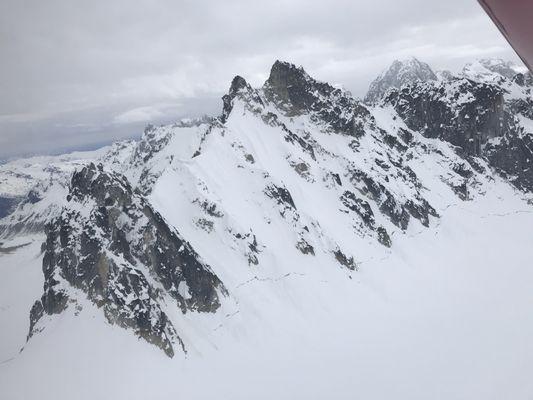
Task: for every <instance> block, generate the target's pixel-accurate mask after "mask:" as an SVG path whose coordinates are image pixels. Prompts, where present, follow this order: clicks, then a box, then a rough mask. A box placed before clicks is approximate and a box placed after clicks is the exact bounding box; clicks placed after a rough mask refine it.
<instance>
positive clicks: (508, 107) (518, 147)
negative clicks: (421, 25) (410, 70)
mask: <svg viewBox="0 0 533 400" xmlns="http://www.w3.org/2000/svg"><path fill="white" fill-rule="evenodd" d="M502 79H503V78H502ZM504 94H505V91H504V89H502V88H501V87H499V86H496V85H489V84H485V83H480V82H474V81H471V80H468V79H454V80H452V81H450V82H438V83H418V84H413V85H409V86H406V87H404V88H402V89H401V90H393V91H391V92H389V94H388V95H387V96H386V98H385V99H384V103H388V104H391V105H392V106H393V107H394V108H395V109H396V111H397V112H398V114H399V115H400V117H401V118H402V119H403V120H404V121H405V123H406V124H407V126H408V127H409V128H411V129H413V130H416V131H419V132H420V133H421V134H423V135H424V136H426V137H429V138H438V139H441V140H444V141H447V142H449V143H451V144H453V145H454V146H457V147H458V152H459V153H460V154H462V155H463V156H464V157H465V158H466V159H467V160H469V161H470V160H472V159H471V158H470V157H472V156H474V157H485V158H486V159H487V160H488V161H489V163H490V165H491V166H493V167H495V168H496V169H497V170H498V171H499V172H500V173H501V174H502V175H504V176H505V177H507V178H509V180H510V181H511V182H512V183H513V184H514V185H515V186H516V187H518V188H519V189H521V190H528V191H530V190H533V184H532V182H533V181H532V178H533V176H532V172H531V168H530V163H531V160H532V159H533V154H532V150H533V148H532V147H531V135H529V134H524V133H523V132H522V128H520V127H519V126H518V124H517V121H516V119H515V117H514V115H516V114H522V115H524V116H526V117H530V116H533V114H532V111H531V107H530V102H531V101H530V100H529V99H512V100H510V101H507V102H506V101H505V97H504ZM471 164H472V163H471ZM454 190H455V191H456V193H457V194H458V195H459V196H460V197H461V198H467V197H468V190H467V188H466V187H463V186H458V187H455V188H454Z"/></svg>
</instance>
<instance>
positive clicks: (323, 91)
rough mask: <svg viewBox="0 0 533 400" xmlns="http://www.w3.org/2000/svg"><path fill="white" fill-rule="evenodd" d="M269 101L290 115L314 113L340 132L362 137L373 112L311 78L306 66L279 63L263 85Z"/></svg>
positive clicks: (318, 120)
mask: <svg viewBox="0 0 533 400" xmlns="http://www.w3.org/2000/svg"><path fill="white" fill-rule="evenodd" d="M263 92H264V95H265V97H266V99H267V100H268V101H270V102H272V103H274V104H275V105H276V107H277V108H278V109H280V110H281V111H283V112H284V113H285V114H286V115H288V116H297V115H302V114H310V116H311V118H312V119H313V120H315V121H317V122H319V123H322V124H326V126H328V127H329V128H330V129H332V130H333V131H334V132H336V133H341V134H345V135H350V136H355V137H360V136H362V135H363V134H364V125H365V123H366V119H367V118H369V116H370V113H369V112H368V110H367V109H366V108H365V107H364V106H363V105H362V104H360V103H359V102H357V101H356V100H354V99H353V97H352V96H351V95H350V94H349V93H347V92H345V91H343V90H341V89H338V88H334V87H333V86H331V85H329V84H328V83H324V82H319V81H317V80H315V79H313V78H311V77H310V76H309V75H308V74H307V72H305V71H304V69H303V68H302V67H296V66H295V65H293V64H290V63H287V62H282V61H276V62H275V63H274V65H273V66H272V69H271V71H270V76H269V78H268V80H267V81H266V82H265V84H264V86H263Z"/></svg>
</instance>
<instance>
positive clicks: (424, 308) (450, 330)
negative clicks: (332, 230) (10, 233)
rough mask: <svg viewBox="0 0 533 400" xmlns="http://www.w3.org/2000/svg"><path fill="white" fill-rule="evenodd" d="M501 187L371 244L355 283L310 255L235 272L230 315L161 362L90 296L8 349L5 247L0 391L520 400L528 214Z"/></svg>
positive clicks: (23, 292) (34, 257) (29, 292)
mask: <svg viewBox="0 0 533 400" xmlns="http://www.w3.org/2000/svg"><path fill="white" fill-rule="evenodd" d="M498 189H499V190H495V192H494V193H490V194H487V196H486V197H484V198H483V199H481V200H480V201H478V202H475V203H461V204H456V205H452V206H450V207H449V208H448V209H447V210H442V211H441V213H442V217H441V223H440V224H439V226H435V227H432V228H430V229H423V230H420V231H416V230H414V229H413V230H412V231H410V232H408V233H407V234H406V235H405V236H403V237H397V238H395V239H396V242H395V245H394V246H393V249H392V250H391V251H390V253H388V254H387V253H386V252H383V253H382V254H375V255H374V257H372V255H371V254H369V255H368V259H365V260H364V262H363V263H362V264H361V266H360V270H359V271H358V272H357V273H354V274H353V275H352V279H347V276H346V273H345V272H344V271H343V270H340V269H331V270H328V271H324V270H323V269H321V268H320V265H318V264H319V263H316V264H309V265H305V266H295V268H294V271H292V272H293V274H291V275H288V276H283V275H276V274H275V273H272V274H271V275H267V274H265V276H258V277H257V279H253V277H252V278H250V279H251V280H250V279H243V280H242V282H240V283H237V282H238V281H237V280H235V283H234V284H233V285H232V286H230V287H229V290H230V291H231V292H232V293H234V295H235V297H236V298H237V300H238V302H239V305H240V308H239V312H238V313H237V314H235V315H231V314H227V315H224V318H223V320H222V321H220V325H217V326H215V325H216V323H211V324H210V326H209V323H210V322H211V321H206V325H205V326H203V327H202V328H203V329H205V331H206V332H208V335H207V337H208V340H207V341H206V342H204V343H200V344H198V347H197V348H195V349H194V350H191V351H189V353H188V354H187V356H177V357H174V358H173V359H168V358H167V357H166V356H165V355H164V354H163V353H162V352H161V351H159V350H158V349H157V348H155V347H153V346H150V345H149V344H147V343H145V342H143V341H139V340H138V339H136V338H135V337H134V336H133V335H131V334H130V333H129V332H128V331H125V330H122V329H120V328H118V327H116V326H112V325H109V324H108V323H107V322H106V320H105V319H104V318H103V316H102V315H101V313H100V312H98V310H96V309H95V308H94V306H92V305H91V304H90V303H87V304H84V305H83V308H84V309H83V311H82V312H81V313H80V314H79V315H78V316H75V315H74V314H73V313H72V312H71V313H68V314H65V315H61V316H59V317H57V318H55V319H54V321H53V324H52V325H51V326H50V327H48V328H47V329H46V330H45V331H44V332H42V334H41V335H37V336H36V337H35V338H33V339H32V340H31V341H30V342H28V344H27V345H26V346H25V348H24V351H22V352H21V353H18V351H19V349H20V348H21V347H22V346H24V344H25V343H24V342H25V335H26V333H27V329H28V325H29V321H28V318H27V312H28V310H29V307H30V306H31V303H32V301H33V300H34V299H35V298H36V297H38V296H39V293H40V287H39V286H40V284H41V283H42V282H41V280H42V278H41V276H42V273H41V271H40V263H39V246H38V245H35V244H33V245H31V246H30V248H29V249H24V250H23V249H20V250H18V251H16V252H14V253H12V254H2V255H1V256H0V262H1V264H0V265H1V267H2V276H3V279H2V283H1V284H2V290H0V296H1V297H0V299H1V304H2V312H1V313H0V318H1V320H0V321H1V326H2V332H3V333H2V341H1V343H2V347H1V350H2V351H1V355H2V364H1V366H0V388H2V389H1V390H2V398H6V399H13V400H15V399H28V398H39V399H58V398H65V399H67V398H70V399H94V398H105V399H146V398H150V399H170V398H186V399H207V398H214V397H215V398H221V399H250V398H254V399H272V398H275V399H294V398H309V399H324V398H335V399H353V398H369V399H384V398H391V397H394V398H410V399H427V398H432V399H473V398H474V399H481V398H482V399H501V398H513V399H527V398H529V397H530V396H531V394H532V393H533V383H532V381H531V379H530V376H531V373H530V372H531V371H532V370H533V341H532V339H531V338H532V337H533V313H531V304H533V291H532V290H531V288H532V287H533V269H532V266H531V260H532V259H533V213H532V211H531V210H530V206H528V205H527V204H524V203H523V202H521V201H520V200H519V199H518V198H517V197H516V196H515V195H514V194H513V193H512V192H510V191H509V190H508V189H507V188H506V187H505V186H503V185H502V186H500V187H498ZM190 318H191V319H195V318H199V317H198V316H190ZM217 323H218V321H217ZM182 328H184V327H182ZM187 334H189V335H194V334H195V332H194V330H191V331H190V332H187Z"/></svg>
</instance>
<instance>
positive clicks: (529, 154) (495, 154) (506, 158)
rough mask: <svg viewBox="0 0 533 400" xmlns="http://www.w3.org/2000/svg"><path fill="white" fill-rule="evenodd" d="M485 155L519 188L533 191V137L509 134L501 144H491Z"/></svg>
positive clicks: (503, 138) (487, 147)
mask: <svg viewBox="0 0 533 400" xmlns="http://www.w3.org/2000/svg"><path fill="white" fill-rule="evenodd" d="M485 155H486V157H487V159H488V160H489V162H490V164H491V165H492V166H493V167H495V168H496V169H497V170H498V171H499V172H500V173H501V174H502V175H503V176H505V177H506V178H507V179H508V180H509V181H510V182H511V183H512V184H514V185H515V186H516V187H517V188H519V189H520V190H523V191H533V168H532V167H533V135H531V134H529V135H523V136H515V135H512V134H507V135H505V136H504V137H502V138H501V140H500V141H499V143H489V144H488V145H487V146H486V148H485Z"/></svg>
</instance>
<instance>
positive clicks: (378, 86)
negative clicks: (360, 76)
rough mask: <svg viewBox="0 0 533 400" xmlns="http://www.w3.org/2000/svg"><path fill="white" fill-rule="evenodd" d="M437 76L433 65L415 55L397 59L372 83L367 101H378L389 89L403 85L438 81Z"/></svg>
mask: <svg viewBox="0 0 533 400" xmlns="http://www.w3.org/2000/svg"><path fill="white" fill-rule="evenodd" d="M436 80H437V76H436V75H435V73H434V72H433V70H432V69H431V67H430V66H429V65H428V64H426V63H424V62H421V61H419V60H417V59H416V58H415V57H411V58H408V59H405V60H396V61H394V62H393V63H392V65H391V66H390V67H389V68H388V69H387V70H386V71H384V72H383V73H382V74H381V75H379V76H378V77H377V78H376V79H375V80H374V81H373V82H372V83H371V84H370V88H369V89H368V92H367V94H366V96H365V101H366V102H367V103H374V102H376V101H378V100H379V99H380V98H381V97H383V95H384V94H385V93H386V92H387V90H389V89H391V88H396V89H397V88H400V87H402V86H403V85H406V84H409V83H414V82H417V81H420V82H425V81H436Z"/></svg>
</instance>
